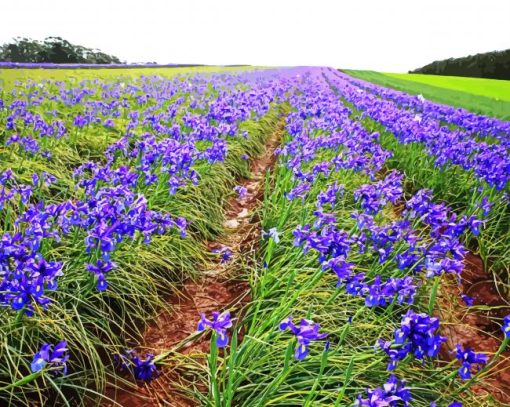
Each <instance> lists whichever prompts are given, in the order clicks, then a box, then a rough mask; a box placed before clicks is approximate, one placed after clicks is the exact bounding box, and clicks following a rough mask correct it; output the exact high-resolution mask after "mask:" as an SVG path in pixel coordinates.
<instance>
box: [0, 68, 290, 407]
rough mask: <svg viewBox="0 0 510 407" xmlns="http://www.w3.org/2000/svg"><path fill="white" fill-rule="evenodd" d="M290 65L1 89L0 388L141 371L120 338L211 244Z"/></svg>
mask: <svg viewBox="0 0 510 407" xmlns="http://www.w3.org/2000/svg"><path fill="white" fill-rule="evenodd" d="M291 71H292V70H282V71H277V70H264V71H250V72H245V73H230V74H226V73H219V74H215V75H200V74H199V75H193V76H192V75H185V76H176V77H174V78H170V79H167V78H162V77H140V78H136V79H129V78H118V79H116V80H108V81H103V80H100V79H96V80H79V79H76V78H71V79H69V80H66V81H50V80H45V81H42V82H34V81H28V82H23V83H19V82H18V83H16V84H14V86H13V87H12V88H9V89H8V88H3V89H0V228H1V230H0V233H1V238H0V279H1V280H0V304H1V308H0V313H1V316H2V318H1V322H0V361H1V363H0V404H2V405H20V406H22V405H27V406H33V405H44V406H46V405H53V404H56V405H73V406H74V405H81V404H83V403H85V402H97V400H98V399H99V398H100V396H101V393H102V392H103V390H104V387H105V385H106V384H107V383H114V384H115V383H118V382H120V381H122V380H127V379H123V377H125V376H123V375H124V374H125V373H129V372H131V373H134V375H135V376H136V377H137V378H139V379H143V378H147V377H148V375H150V371H151V369H152V366H153V363H152V360H153V357H152V356H151V355H148V356H143V355H137V354H136V353H134V352H131V351H126V349H127V348H130V347H133V346H136V345H137V344H138V343H139V342H140V340H141V337H142V334H143V331H144V329H145V327H146V325H147V324H148V323H149V322H150V320H151V318H153V317H154V316H155V315H156V314H157V313H158V312H160V311H161V310H162V309H165V307H168V305H167V304H166V303H165V301H164V300H163V297H164V294H165V293H169V292H171V291H172V290H174V289H175V288H176V286H178V284H179V282H180V281H182V279H183V278H186V277H189V276H193V273H194V270H196V269H197V268H199V267H197V266H199V265H200V264H201V263H203V262H204V261H206V260H207V259H208V258H210V256H211V254H210V253H208V251H207V249H206V246H205V245H204V244H203V242H204V240H205V239H214V237H215V236H217V235H218V234H220V233H221V232H222V227H223V226H222V225H223V208H224V204H225V202H226V199H228V197H229V196H230V195H231V194H232V193H233V192H232V187H233V186H234V185H235V179H236V178H237V177H240V176H244V177H247V176H249V160H250V159H251V158H253V157H255V156H257V155H258V154H260V153H262V152H263V150H264V143H265V140H266V139H267V137H268V136H269V135H270V134H271V133H272V131H273V129H274V128H275V126H276V125H277V123H278V122H279V120H281V119H280V116H281V104H282V100H284V99H285V98H286V97H287V96H286V95H287V94H288V93H289V92H292V89H291V86H292V83H290V82H288V81H285V80H284V78H285V77H286V76H288V75H290V74H291ZM122 370H124V371H126V370H127V371H128V372H124V373H123V372H122ZM147 372H149V373H147ZM128 376H129V375H128ZM85 400H88V401H85Z"/></svg>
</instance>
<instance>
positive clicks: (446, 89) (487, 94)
mask: <svg viewBox="0 0 510 407" xmlns="http://www.w3.org/2000/svg"><path fill="white" fill-rule="evenodd" d="M344 72H346V73H347V74H349V75H352V76H354V77H356V78H360V79H364V80H367V81H370V82H373V83H377V84H379V85H383V86H387V87H390V88H394V89H397V90H401V91H404V92H408V93H411V94H422V95H423V96H424V97H425V98H427V99H429V100H432V101H434V102H438V103H444V104H447V105H451V106H456V107H463V108H465V109H467V110H470V111H472V112H475V113H479V114H484V115H487V116H493V117H498V118H501V119H504V120H510V81H501V80H495V79H481V78H460V77H455V76H436V75H417V74H391V73H388V74H383V73H380V72H374V71H353V70H345V71H344Z"/></svg>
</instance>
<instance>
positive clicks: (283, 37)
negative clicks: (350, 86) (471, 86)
mask: <svg viewBox="0 0 510 407" xmlns="http://www.w3.org/2000/svg"><path fill="white" fill-rule="evenodd" d="M509 21H510V0H420V1H415V0H311V1H300V0H293V1H291V0H257V1H243V0H179V1H175V0H166V1H164V0H138V1H133V0H86V1H75V0H0V43H4V42H6V41H9V40H10V39H11V38H12V37H15V36H26V37H31V38H34V39H43V38H45V37H47V36H61V37H63V38H65V39H67V40H69V41H70V42H73V43H76V44H80V45H84V46H87V47H90V48H99V49H101V50H102V51H104V52H107V53H111V54H114V55H116V56H118V57H119V58H120V59H122V60H126V61H128V62H150V61H156V62H158V63H204V64H238V63H243V64H253V65H327V66H334V67H342V68H358V69H373V70H379V71H386V72H406V71H407V70H409V69H413V68H417V67H419V66H422V65H424V64H427V63H429V62H432V61H433V60H436V59H443V58H448V57H451V56H454V57H455V56H465V55H468V54H473V53H477V52H485V51H493V50H498V49H499V50H501V49H506V48H510V23H509Z"/></svg>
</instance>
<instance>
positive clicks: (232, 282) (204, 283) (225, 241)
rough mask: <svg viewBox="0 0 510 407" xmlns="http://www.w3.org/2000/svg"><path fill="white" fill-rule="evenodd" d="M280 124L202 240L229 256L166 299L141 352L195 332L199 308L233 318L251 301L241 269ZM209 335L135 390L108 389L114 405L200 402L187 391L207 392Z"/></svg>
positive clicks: (255, 238)
mask: <svg viewBox="0 0 510 407" xmlns="http://www.w3.org/2000/svg"><path fill="white" fill-rule="evenodd" d="M284 124H285V118H284V117H282V118H281V119H280V121H279V123H278V125H277V126H276V129H275V131H274V132H273V133H272V135H271V136H270V138H269V140H268V141H267V143H266V150H265V153H264V154H263V155H262V156H261V157H259V158H257V159H255V160H253V161H252V163H251V178H250V179H241V180H239V182H238V185H240V186H243V187H245V188H246V195H245V196H244V198H243V199H239V198H238V197H234V198H232V199H230V200H229V202H228V204H227V208H226V217H225V223H224V226H225V234H224V235H223V236H221V237H220V238H219V239H218V240H216V241H214V242H206V243H207V246H208V248H209V249H210V251H211V252H212V251H213V250H218V249H222V248H229V249H230V250H231V252H232V257H231V259H230V260H229V261H227V262H224V263H222V262H221V261H220V259H219V258H220V257H221V256H217V257H218V259H217V260H216V259H215V260H214V261H211V262H210V264H208V265H207V267H205V268H204V269H203V270H200V272H199V275H200V276H201V278H200V279H198V280H191V279H190V280H188V281H186V282H185V283H184V285H183V286H182V287H181V290H180V292H179V293H176V294H175V295H173V296H171V297H170V298H169V300H168V301H169V302H170V304H171V310H172V311H171V312H163V313H162V314H160V315H159V317H158V318H157V320H156V321H155V322H154V323H153V324H152V325H151V326H150V327H149V328H148V329H147V331H146V333H145V335H144V341H143V344H142V346H140V349H141V350H142V351H143V353H145V352H150V353H153V354H154V355H158V354H160V353H162V352H165V351H167V350H169V349H172V348H174V347H176V345H178V344H182V342H183V341H186V338H188V337H190V336H192V335H193V334H194V333H195V332H196V329H197V324H198V320H199V319H200V313H206V315H207V316H210V313H211V312H212V311H218V310H229V311H230V312H231V314H232V316H233V318H240V316H241V315H242V312H243V306H244V305H245V304H246V303H248V301H249V300H250V286H249V284H248V282H247V280H246V275H245V274H246V273H243V270H246V269H247V267H249V265H250V262H252V261H254V259H255V251H256V248H257V245H258V242H259V241H260V238H261V237H260V234H261V228H260V222H259V219H258V217H257V214H256V210H257V207H258V206H259V203H260V202H261V201H262V199H263V195H264V180H265V174H266V171H267V170H268V169H270V168H271V167H272V166H273V165H274V163H275V161H276V158H275V155H274V151H275V149H276V147H277V146H278V145H279V143H280V139H281V135H282V133H283V129H284ZM241 337H242V333H241V335H240V336H239V338H240V339H241ZM209 338H210V336H209V335H208V334H205V335H201V336H199V337H198V338H195V339H194V340H190V341H188V342H187V343H185V344H184V345H183V346H181V347H180V349H179V350H177V351H176V352H174V353H173V354H171V355H170V356H169V357H168V358H167V359H166V361H165V365H164V366H163V367H162V369H161V374H160V376H159V377H158V378H157V379H155V380H153V381H152V382H150V383H139V386H138V388H137V389H136V390H135V391H133V390H128V389H120V390H119V389H117V390H116V391H114V390H112V389H110V390H109V391H107V396H108V397H110V398H112V399H113V400H115V401H116V403H117V404H116V405H117V406H118V405H121V406H125V407H142V406H144V407H145V406H182V407H188V406H196V405H198V403H197V401H196V400H193V399H192V398H190V397H189V396H188V395H187V394H186V390H193V388H195V389H198V390H199V391H201V392H207V387H206V386H205V385H204V384H203V383H204V380H200V377H201V375H204V374H205V365H206V358H207V354H208V353H209ZM111 405H113V404H111Z"/></svg>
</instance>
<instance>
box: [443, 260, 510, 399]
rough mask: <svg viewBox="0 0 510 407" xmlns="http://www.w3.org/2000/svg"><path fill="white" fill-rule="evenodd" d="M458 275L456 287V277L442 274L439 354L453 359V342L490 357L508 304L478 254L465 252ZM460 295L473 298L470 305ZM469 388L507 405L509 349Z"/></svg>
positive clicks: (500, 334)
mask: <svg viewBox="0 0 510 407" xmlns="http://www.w3.org/2000/svg"><path fill="white" fill-rule="evenodd" d="M460 277H461V279H460V286H459V285H458V284H457V282H458V280H457V277H455V276H451V275H450V276H445V278H444V280H443V283H442V284H441V288H440V293H439V298H438V313H439V315H438V316H439V317H440V319H441V326H442V330H443V332H442V333H443V335H445V336H446V337H448V341H447V343H446V345H447V346H445V347H444V348H443V351H442V352H441V357H442V359H444V360H453V359H454V358H455V356H454V354H453V353H452V351H454V349H455V344H456V343H460V344H461V345H462V346H463V347H466V346H469V347H471V348H472V349H473V350H474V351H475V352H483V353H485V354H487V355H488V356H489V357H492V355H494V353H496V352H497V350H498V348H499V346H500V344H501V341H502V339H503V332H502V331H501V322H502V319H503V317H504V316H505V315H508V314H510V304H508V302H506V301H505V300H504V299H503V298H502V297H501V295H500V294H499V292H498V290H497V288H496V285H495V283H494V281H493V279H492V278H491V277H490V276H489V275H488V274H487V272H486V271H485V270H484V268H483V262H482V259H481V258H480V257H478V256H475V255H473V254H472V253H468V254H467V255H466V258H465V260H464V269H463V270H462V273H461V276H460ZM461 294H465V295H468V296H469V297H471V298H473V307H466V305H465V304H464V303H463V301H462V299H461V296H460V295H461ZM445 348H446V349H445ZM471 390H472V391H473V392H474V393H475V394H480V395H487V394H490V395H492V396H493V397H494V398H495V399H497V400H498V401H499V402H501V403H503V405H510V350H507V351H505V352H504V353H503V354H502V355H501V356H500V358H499V359H498V362H497V363H496V364H495V365H494V366H492V367H491V368H490V369H489V371H488V372H487V374H486V376H485V377H484V379H483V380H482V381H481V382H480V383H478V384H476V385H473V386H472V387H471Z"/></svg>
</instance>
